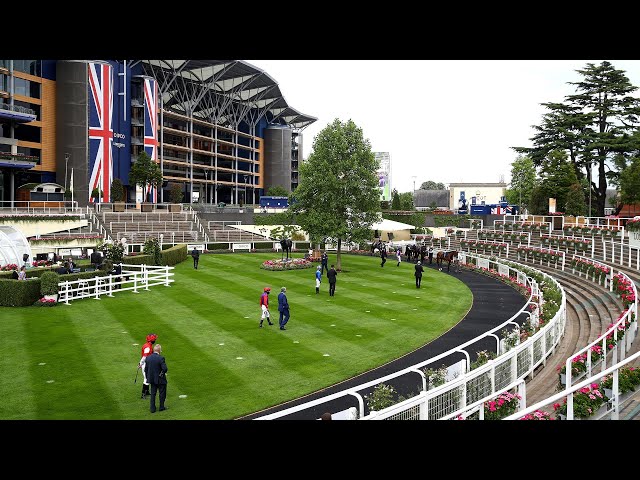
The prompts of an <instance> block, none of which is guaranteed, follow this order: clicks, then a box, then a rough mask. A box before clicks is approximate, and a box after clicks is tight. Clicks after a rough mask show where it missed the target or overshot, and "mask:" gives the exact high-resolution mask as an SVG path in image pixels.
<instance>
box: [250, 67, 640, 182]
mask: <svg viewBox="0 0 640 480" xmlns="http://www.w3.org/2000/svg"><path fill="white" fill-rule="evenodd" d="M606 60H607V61H609V62H611V64H612V65H613V66H614V67H615V68H616V69H619V70H624V71H625V72H626V75H627V77H628V78H629V80H630V81H631V83H632V84H633V85H634V86H639V87H640V60H613V59H606ZM247 61H248V62H249V63H251V64H252V65H254V66H256V67H258V68H261V69H263V70H265V71H266V72H267V73H268V74H269V75H270V76H271V77H272V78H273V79H274V80H275V81H276V82H277V83H278V85H279V86H280V91H281V92H282V94H283V95H284V97H285V99H286V100H287V103H288V104H289V105H290V106H291V107H293V108H295V109H296V110H298V111H299V112H302V113H304V114H307V115H311V116H313V117H317V118H318V120H317V121H316V122H314V123H313V124H311V125H310V126H308V127H306V128H305V129H304V130H303V131H302V133H303V158H305V159H306V158H308V156H309V154H310V153H311V152H312V151H313V140H314V137H315V136H316V135H317V134H318V132H320V130H322V129H323V128H324V127H326V126H327V125H328V124H329V123H331V122H332V121H333V120H334V119H335V118H339V119H340V120H341V121H347V120H349V119H351V120H353V121H354V122H355V123H356V125H358V126H359V127H360V128H362V131H363V135H364V137H365V138H368V139H369V141H370V143H371V147H372V150H373V151H374V152H389V154H390V156H391V179H390V181H391V188H396V189H397V190H398V192H401V193H402V192H409V191H412V190H413V185H414V179H413V176H415V177H416V178H415V187H416V188H420V185H421V184H422V182H425V181H427V180H433V181H435V182H442V183H444V184H445V185H447V184H449V183H485V182H490V183H495V182H499V181H500V177H501V176H504V180H505V181H506V182H507V183H508V182H509V181H510V179H511V163H512V162H513V161H514V160H515V159H516V157H517V153H516V152H515V151H514V150H513V149H512V148H511V147H514V146H524V147H530V146H532V144H531V141H530V138H531V137H532V136H533V135H534V133H535V132H534V130H533V128H532V127H531V126H532V125H539V124H540V122H541V120H542V115H543V114H544V113H545V112H546V109H545V108H544V107H543V106H542V105H540V104H541V103H544V102H562V101H563V100H564V98H565V96H566V95H571V94H574V93H576V92H575V86H573V85H569V84H568V83H567V82H577V81H580V80H582V79H583V78H584V77H582V76H581V75H579V74H578V73H577V72H576V70H578V69H583V68H585V67H586V65H587V63H594V64H596V65H598V64H600V63H601V62H602V60H247ZM635 95H636V96H640V90H639V91H636V92H635ZM594 173H595V169H594ZM595 177H596V175H595V174H594V178H595Z"/></svg>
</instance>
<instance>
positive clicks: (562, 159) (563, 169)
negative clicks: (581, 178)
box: [540, 150, 578, 213]
mask: <svg viewBox="0 0 640 480" xmlns="http://www.w3.org/2000/svg"><path fill="white" fill-rule="evenodd" d="M577 183H578V179H577V178H576V173H575V170H574V169H573V167H572V166H571V164H570V163H569V162H568V161H567V154H566V153H565V152H564V151H561V150H554V151H552V152H550V153H549V155H547V157H546V158H545V159H544V161H543V162H542V167H541V170H540V185H541V187H542V192H543V193H544V195H545V196H546V197H547V208H546V211H545V212H544V213H548V212H549V205H548V199H549V198H555V199H556V206H557V209H558V210H560V209H562V208H564V206H565V205H566V204H567V194H568V192H569V188H570V187H571V185H573V184H577Z"/></svg>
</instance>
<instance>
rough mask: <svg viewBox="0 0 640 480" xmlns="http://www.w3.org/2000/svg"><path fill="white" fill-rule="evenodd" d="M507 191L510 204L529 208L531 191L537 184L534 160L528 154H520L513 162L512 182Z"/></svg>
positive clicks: (522, 208)
mask: <svg viewBox="0 0 640 480" xmlns="http://www.w3.org/2000/svg"><path fill="white" fill-rule="evenodd" d="M509 185H510V187H511V188H509V189H508V190H507V192H506V197H507V201H508V202H509V203H510V204H516V205H519V206H520V211H521V212H522V211H524V209H525V208H528V206H529V203H530V202H531V191H532V190H533V187H534V186H535V185H536V168H535V166H534V165H533V161H532V160H531V159H530V158H529V157H526V156H523V155H518V158H516V159H515V160H514V161H513V163H512V164H511V183H510V184H509Z"/></svg>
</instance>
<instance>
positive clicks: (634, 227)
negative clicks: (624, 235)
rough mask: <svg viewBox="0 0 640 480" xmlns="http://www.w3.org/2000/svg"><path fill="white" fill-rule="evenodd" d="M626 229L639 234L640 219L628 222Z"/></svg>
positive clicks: (636, 218) (635, 218)
mask: <svg viewBox="0 0 640 480" xmlns="http://www.w3.org/2000/svg"><path fill="white" fill-rule="evenodd" d="M625 228H626V229H627V230H628V231H630V232H637V231H639V230H640V217H634V218H632V219H631V220H628V221H627V225H626V226H625Z"/></svg>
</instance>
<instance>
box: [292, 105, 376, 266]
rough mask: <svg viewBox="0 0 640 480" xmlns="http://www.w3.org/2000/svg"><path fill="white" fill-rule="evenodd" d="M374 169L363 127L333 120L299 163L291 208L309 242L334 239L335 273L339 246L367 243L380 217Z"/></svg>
mask: <svg viewBox="0 0 640 480" xmlns="http://www.w3.org/2000/svg"><path fill="white" fill-rule="evenodd" d="M377 168H378V164H377V162H376V160H375V157H374V154H373V152H372V151H371V144H370V142H369V140H368V139H365V138H364V137H363V134H362V129H361V128H359V127H358V126H357V125H356V124H355V123H354V122H353V121H352V120H348V121H346V122H341V121H340V120H339V119H337V118H336V119H335V120H334V121H333V122H332V123H331V124H329V125H327V126H326V127H325V128H324V129H323V130H321V131H320V132H319V133H318V134H317V135H316V137H315V139H314V142H313V153H312V154H311V155H309V158H308V159H307V161H306V162H303V163H302V164H301V165H300V183H299V184H298V188H296V190H295V191H294V192H293V193H292V194H291V207H290V210H291V211H292V212H293V213H295V214H296V220H297V222H298V224H299V225H300V226H301V227H302V229H304V230H306V231H307V232H308V233H309V236H310V237H311V240H312V241H321V240H322V239H324V238H327V237H331V238H335V239H337V255H336V267H337V268H338V269H341V268H342V260H341V246H342V242H343V241H349V242H361V241H364V240H368V239H369V238H371V225H372V224H373V223H374V222H376V221H378V219H379V218H380V217H379V208H380V200H379V199H380V190H379V186H378V185H379V180H378V175H377V173H376V171H377Z"/></svg>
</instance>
